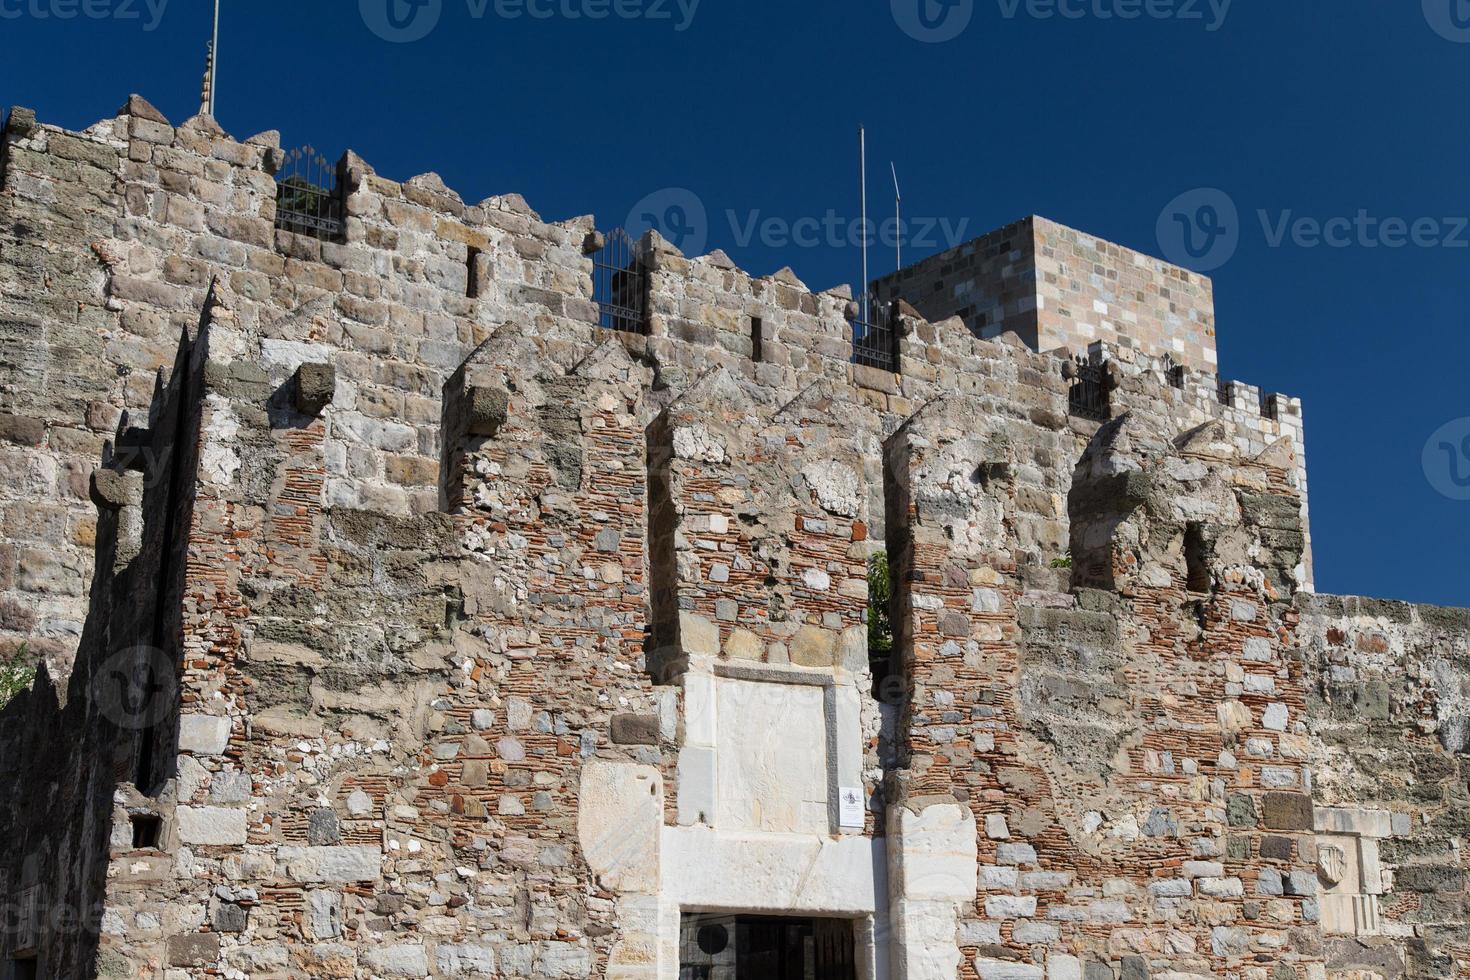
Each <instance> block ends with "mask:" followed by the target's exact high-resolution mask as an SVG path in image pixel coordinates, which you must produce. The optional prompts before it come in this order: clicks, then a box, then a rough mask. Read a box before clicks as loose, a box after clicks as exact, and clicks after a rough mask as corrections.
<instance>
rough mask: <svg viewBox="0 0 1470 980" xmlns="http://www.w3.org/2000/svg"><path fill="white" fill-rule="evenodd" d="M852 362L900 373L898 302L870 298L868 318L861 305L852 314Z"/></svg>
mask: <svg viewBox="0 0 1470 980" xmlns="http://www.w3.org/2000/svg"><path fill="white" fill-rule="evenodd" d="M849 322H850V323H851V324H852V363H854V364H862V365H864V366H865V367H871V368H877V369H879V370H880V371H892V372H893V373H894V374H897V373H898V370H899V364H898V304H897V303H896V302H895V303H889V304H882V303H879V302H877V300H876V299H874V300H870V301H869V303H868V307H867V319H866V320H865V319H864V313H863V310H862V309H859V311H858V314H857V316H855V317H853V318H852V320H851V321H849Z"/></svg>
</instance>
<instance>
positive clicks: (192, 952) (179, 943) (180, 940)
mask: <svg viewBox="0 0 1470 980" xmlns="http://www.w3.org/2000/svg"><path fill="white" fill-rule="evenodd" d="M168 962H169V965H170V966H192V967H213V966H216V965H217V964H218V963H219V935H218V934H217V933H213V932H195V933H190V934H189V935H187V936H170V937H169V939H168Z"/></svg>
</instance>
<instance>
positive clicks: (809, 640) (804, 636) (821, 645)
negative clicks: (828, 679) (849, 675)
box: [790, 626, 837, 667]
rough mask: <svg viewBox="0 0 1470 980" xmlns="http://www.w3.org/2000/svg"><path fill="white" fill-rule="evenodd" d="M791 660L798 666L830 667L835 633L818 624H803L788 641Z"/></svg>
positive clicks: (835, 639)
mask: <svg viewBox="0 0 1470 980" xmlns="http://www.w3.org/2000/svg"><path fill="white" fill-rule="evenodd" d="M790 650H791V662H792V663H793V664H796V665H797V666H798V667H831V666H832V658H833V654H834V653H835V652H836V650H837V634H836V633H834V632H832V631H831V630H825V629H822V628H821V627H820V626H803V627H802V628H801V629H799V630H797V631H796V635H795V636H794V637H792V638H791V643H790Z"/></svg>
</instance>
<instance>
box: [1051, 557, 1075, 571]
mask: <svg viewBox="0 0 1470 980" xmlns="http://www.w3.org/2000/svg"><path fill="white" fill-rule="evenodd" d="M1051 567H1052V568H1071V567H1072V556H1071V555H1063V556H1062V557H1060V558H1053V559H1052V560H1051Z"/></svg>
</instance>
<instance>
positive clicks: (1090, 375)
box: [1067, 361, 1113, 422]
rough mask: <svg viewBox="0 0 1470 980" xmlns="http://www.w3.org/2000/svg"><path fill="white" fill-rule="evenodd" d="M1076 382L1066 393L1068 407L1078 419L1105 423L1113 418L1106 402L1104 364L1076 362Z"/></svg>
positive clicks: (1105, 368)
mask: <svg viewBox="0 0 1470 980" xmlns="http://www.w3.org/2000/svg"><path fill="white" fill-rule="evenodd" d="M1076 364H1077V381H1076V383H1075V384H1073V385H1072V388H1071V390H1070V391H1069V392H1068V393H1067V398H1068V407H1069V408H1070V410H1071V412H1072V414H1073V415H1076V416H1077V417H1079V418H1084V419H1092V420H1093V421H1095V422H1106V421H1108V420H1109V419H1110V418H1112V417H1113V409H1112V405H1111V404H1110V403H1109V400H1108V372H1107V365H1105V364H1101V363H1098V364H1088V363H1087V362H1085V361H1078V362H1076Z"/></svg>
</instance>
